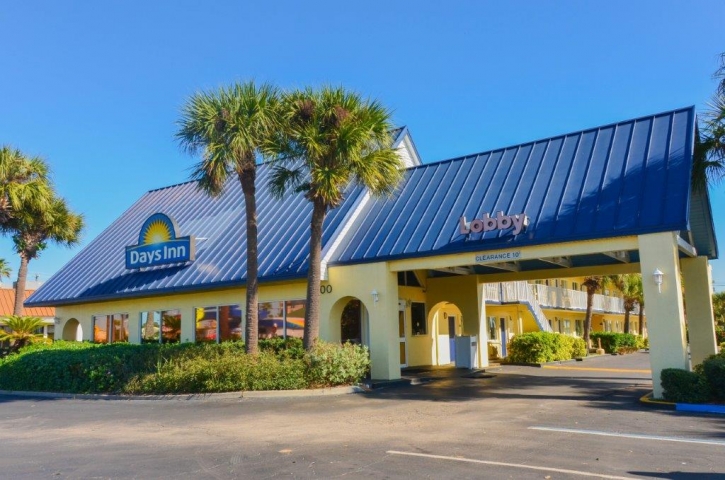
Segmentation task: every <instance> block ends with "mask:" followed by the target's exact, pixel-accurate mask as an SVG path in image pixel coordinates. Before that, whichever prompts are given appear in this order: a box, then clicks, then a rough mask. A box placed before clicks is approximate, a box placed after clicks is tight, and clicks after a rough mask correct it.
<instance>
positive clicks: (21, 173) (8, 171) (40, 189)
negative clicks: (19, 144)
mask: <svg viewBox="0 0 725 480" xmlns="http://www.w3.org/2000/svg"><path fill="white" fill-rule="evenodd" d="M50 195H51V187H50V184H49V180H48V165H47V164H46V163H45V161H43V160H42V159H41V158H39V157H33V158H29V157H27V156H25V155H23V153H22V152H21V151H20V150H17V149H13V148H10V147H9V146H7V145H6V146H3V147H2V148H0V229H2V230H3V231H7V226H8V225H7V224H8V222H9V221H10V220H11V219H12V218H13V217H14V216H15V213H16V212H18V211H22V210H23V209H24V208H27V207H28V206H33V205H34V206H39V207H40V209H41V210H42V209H43V208H44V207H46V206H47V205H48V200H49V198H50Z"/></svg>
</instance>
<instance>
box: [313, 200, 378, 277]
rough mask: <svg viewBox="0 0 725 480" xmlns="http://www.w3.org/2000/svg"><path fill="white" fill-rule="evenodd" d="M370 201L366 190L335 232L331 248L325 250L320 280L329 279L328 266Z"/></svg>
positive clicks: (330, 244)
mask: <svg viewBox="0 0 725 480" xmlns="http://www.w3.org/2000/svg"><path fill="white" fill-rule="evenodd" d="M369 201H370V192H369V191H367V190H366V191H365V193H363V194H362V195H360V198H359V199H358V200H357V202H356V204H355V205H354V207H353V208H351V209H350V211H349V212H348V214H347V218H345V220H344V221H343V222H342V223H341V224H340V226H339V227H338V228H337V231H335V233H334V234H333V235H332V238H333V240H332V242H331V243H329V244H328V245H329V246H328V247H326V248H325V250H323V252H322V261H321V262H320V278H321V279H322V280H327V279H328V277H327V264H328V263H329V262H330V259H331V258H332V257H333V256H334V255H335V253H336V252H337V249H338V248H340V244H341V243H342V241H343V240H344V238H345V237H346V236H347V234H348V232H349V231H350V229H351V228H352V226H353V225H354V224H355V221H357V218H358V217H359V216H360V214H361V213H362V211H363V208H365V205H367V203H368V202H369Z"/></svg>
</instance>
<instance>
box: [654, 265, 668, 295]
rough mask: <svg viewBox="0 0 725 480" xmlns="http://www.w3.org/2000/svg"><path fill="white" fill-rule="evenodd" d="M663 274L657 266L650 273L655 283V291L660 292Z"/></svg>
mask: <svg viewBox="0 0 725 480" xmlns="http://www.w3.org/2000/svg"><path fill="white" fill-rule="evenodd" d="M664 276H665V274H664V273H662V272H661V271H660V269H659V268H657V269H655V271H654V273H652V279H653V280H654V281H655V285H657V292H659V293H662V279H663V278H664Z"/></svg>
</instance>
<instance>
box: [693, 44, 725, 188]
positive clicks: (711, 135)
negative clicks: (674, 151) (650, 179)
mask: <svg viewBox="0 0 725 480" xmlns="http://www.w3.org/2000/svg"><path fill="white" fill-rule="evenodd" d="M714 78H715V79H716V80H717V81H718V86H717V90H716V92H715V94H714V95H713V97H712V99H711V101H710V103H709V108H708V110H707V111H705V114H704V116H703V118H702V119H701V121H700V125H699V129H698V131H699V135H696V136H695V156H694V159H693V166H692V186H693V188H695V189H696V190H700V191H703V190H704V189H706V188H707V184H708V181H709V182H711V183H718V182H719V181H720V180H722V179H723V178H725V53H723V54H722V55H721V56H720V68H718V69H717V71H716V72H715V75H714Z"/></svg>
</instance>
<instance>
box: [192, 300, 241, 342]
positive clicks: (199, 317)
mask: <svg viewBox="0 0 725 480" xmlns="http://www.w3.org/2000/svg"><path fill="white" fill-rule="evenodd" d="M194 318H195V319H196V341H197V342H211V343H215V342H219V341H222V342H225V341H230V340H232V341H233V340H241V339H242V310H241V309H240V308H239V305H224V306H220V307H204V308H195V309H194Z"/></svg>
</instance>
